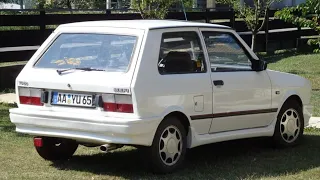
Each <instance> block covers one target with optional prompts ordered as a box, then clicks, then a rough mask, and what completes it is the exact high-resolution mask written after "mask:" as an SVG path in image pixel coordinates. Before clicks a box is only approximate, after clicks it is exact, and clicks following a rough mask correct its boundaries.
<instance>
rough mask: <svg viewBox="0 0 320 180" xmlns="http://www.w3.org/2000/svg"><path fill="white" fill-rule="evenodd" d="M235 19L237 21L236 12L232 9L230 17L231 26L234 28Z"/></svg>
mask: <svg viewBox="0 0 320 180" xmlns="http://www.w3.org/2000/svg"><path fill="white" fill-rule="evenodd" d="M235 21H236V13H235V12H234V10H233V9H231V17H230V26H231V27H232V28H233V29H234V28H235V27H236V26H235Z"/></svg>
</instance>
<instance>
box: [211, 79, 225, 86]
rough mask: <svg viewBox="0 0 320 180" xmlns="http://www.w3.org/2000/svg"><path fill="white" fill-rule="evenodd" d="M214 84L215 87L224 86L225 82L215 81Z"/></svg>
mask: <svg viewBox="0 0 320 180" xmlns="http://www.w3.org/2000/svg"><path fill="white" fill-rule="evenodd" d="M213 84H214V85H215V86H223V85H224V82H223V81H222V80H215V81H213Z"/></svg>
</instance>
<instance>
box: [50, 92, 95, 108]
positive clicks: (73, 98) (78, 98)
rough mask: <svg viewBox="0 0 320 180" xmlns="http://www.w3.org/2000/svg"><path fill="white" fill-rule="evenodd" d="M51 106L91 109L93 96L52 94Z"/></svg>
mask: <svg viewBox="0 0 320 180" xmlns="http://www.w3.org/2000/svg"><path fill="white" fill-rule="evenodd" d="M51 104H53V105H66V106H84V107H92V106H93V95H89V94H73V93H61V92H53V93H52V102H51Z"/></svg>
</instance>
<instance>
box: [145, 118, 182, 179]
mask: <svg viewBox="0 0 320 180" xmlns="http://www.w3.org/2000/svg"><path fill="white" fill-rule="evenodd" d="M186 147H187V138H186V130H185V128H184V126H183V125H182V124H181V122H180V121H179V120H178V119H177V118H175V117H168V118H166V119H164V120H163V121H162V123H161V124H160V125H159V127H158V129H157V131H156V134H155V137H154V140H153V143H152V146H151V147H150V149H149V150H150V155H151V158H150V160H151V161H152V162H151V163H152V168H153V171H154V172H156V173H170V172H173V171H175V170H176V169H178V168H180V167H181V166H182V164H183V161H184V158H185V154H186Z"/></svg>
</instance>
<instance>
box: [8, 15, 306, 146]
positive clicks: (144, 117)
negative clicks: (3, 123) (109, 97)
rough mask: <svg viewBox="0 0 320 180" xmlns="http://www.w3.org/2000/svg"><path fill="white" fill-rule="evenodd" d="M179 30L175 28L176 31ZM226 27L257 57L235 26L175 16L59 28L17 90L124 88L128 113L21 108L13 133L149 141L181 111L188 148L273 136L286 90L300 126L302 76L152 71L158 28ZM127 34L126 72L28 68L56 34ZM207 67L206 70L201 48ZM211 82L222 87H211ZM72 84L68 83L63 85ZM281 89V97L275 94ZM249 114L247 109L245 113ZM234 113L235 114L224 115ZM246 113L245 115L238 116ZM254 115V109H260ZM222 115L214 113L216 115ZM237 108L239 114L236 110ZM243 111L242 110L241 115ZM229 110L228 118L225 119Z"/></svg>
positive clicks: (86, 140)
mask: <svg viewBox="0 0 320 180" xmlns="http://www.w3.org/2000/svg"><path fill="white" fill-rule="evenodd" d="M176 27H179V28H176ZM202 29H206V30H210V31H221V32H231V33H233V34H234V35H235V37H237V38H238V39H239V41H240V42H241V44H242V45H243V47H245V48H246V49H247V50H248V52H249V54H250V55H251V56H252V58H253V59H256V60H258V58H257V56H256V55H255V54H254V53H253V52H252V51H251V50H250V48H249V47H248V46H247V45H246V44H245V42H244V41H243V40H242V39H241V38H240V37H239V35H238V34H237V33H235V32H234V31H233V30H231V29H228V28H227V27H225V26H220V25H210V24H205V23H191V22H180V21H157V20H151V21H149V20H147V21H146V20H140V21H139V20H136V21H101V22H99V21H97V22H83V23H72V24H66V25H62V26H59V27H58V28H57V29H56V30H55V32H54V33H53V34H51V35H50V37H49V38H48V39H47V40H46V41H45V42H44V43H43V44H42V46H41V47H40V48H39V49H38V50H37V52H36V53H35V54H34V55H33V56H32V58H31V59H30V60H29V62H28V63H27V65H26V66H25V67H24V69H23V70H22V71H21V73H20V74H19V76H18V77H17V79H16V90H17V99H18V100H19V91H18V89H19V87H23V86H26V85H24V84H23V83H21V82H27V83H28V86H27V87H35V88H44V89H50V90H64V91H77V92H94V93H115V88H125V89H129V90H130V91H129V92H124V93H123V94H129V95H131V96H132V104H133V110H134V113H116V112H105V111H103V110H102V109H101V108H98V107H97V108H93V109H84V108H76V107H60V106H52V105H50V103H48V104H45V105H44V106H32V105H23V104H20V103H19V101H18V108H15V109H11V110H10V119H11V121H12V122H13V123H14V124H15V125H16V130H17V132H21V133H26V134H31V135H36V136H53V137H64V138H70V139H75V140H77V141H79V142H81V143H97V144H104V143H118V144H125V145H126V144H129V145H143V146H150V145H151V144H152V141H153V136H154V134H155V132H156V130H157V127H158V125H159V124H160V123H161V121H162V120H163V119H164V118H165V117H166V116H167V115H169V114H171V113H179V115H182V116H183V117H185V118H186V120H187V121H188V123H189V124H190V127H189V132H188V142H189V144H188V147H189V148H192V147H196V146H200V145H203V144H208V143H214V142H220V141H226V140H232V139H241V138H249V137H259V136H272V135H273V133H274V128H275V123H276V117H277V114H278V112H279V110H280V108H281V107H282V105H283V103H284V102H285V101H286V100H287V99H288V98H289V97H290V96H292V95H297V96H298V97H299V98H301V101H302V104H303V110H304V120H305V126H306V125H307V124H308V121H309V118H310V117H311V115H312V106H311V105H310V97H311V95H310V91H311V85H310V82H309V81H308V80H306V79H304V78H301V77H298V76H295V75H289V74H286V73H280V72H276V71H270V70H265V71H261V72H255V71H248V72H211V71H210V69H208V71H207V72H206V73H198V74H184V75H183V76H182V75H177V74H175V75H160V74H159V72H158V68H157V62H158V57H159V49H160V48H159V46H160V41H161V35H162V33H163V32H176V31H186V30H191V31H195V32H197V33H198V35H199V37H200V39H201V44H202V46H203V47H205V43H204V40H203V38H202V36H201V30H202ZM84 32H85V33H98V34H108V33H111V34H127V35H135V36H137V37H138V42H137V45H136V49H135V51H134V53H133V56H132V60H131V63H130V66H129V68H128V69H129V70H128V71H127V72H124V73H121V72H114V73H110V72H95V71H90V72H82V71H75V72H70V73H66V74H64V75H58V73H57V72H56V69H41V68H39V69H37V68H33V65H34V64H35V62H36V61H37V60H38V59H39V57H41V55H42V54H43V53H44V52H45V51H46V49H47V48H48V47H49V46H50V44H51V43H52V42H53V41H54V39H55V38H56V37H57V36H58V35H59V34H61V33H84ZM204 53H205V56H206V63H207V66H208V67H210V63H209V61H208V57H207V54H206V48H204ZM214 80H223V81H224V82H225V85H224V86H222V87H216V86H214V85H213V83H212V82H213V81H214ZM67 84H71V88H70V87H68V86H67ZM276 91H280V94H276ZM249 111H251V114H250V112H249ZM234 112H238V113H237V115H236V116H230V113H231V114H232V113H234ZM244 112H246V113H244ZM259 112H260V113H259ZM219 113H220V114H221V113H223V114H225V115H224V117H215V116H214V115H215V114H219ZM241 113H242V114H241ZM243 113H244V114H243ZM228 114H229V116H228Z"/></svg>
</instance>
